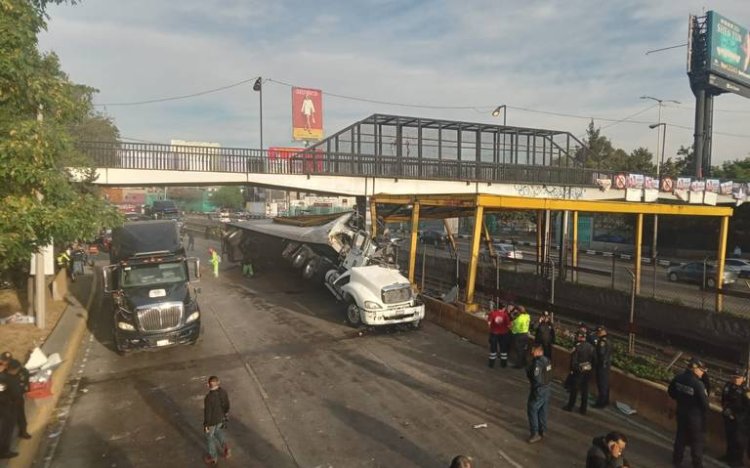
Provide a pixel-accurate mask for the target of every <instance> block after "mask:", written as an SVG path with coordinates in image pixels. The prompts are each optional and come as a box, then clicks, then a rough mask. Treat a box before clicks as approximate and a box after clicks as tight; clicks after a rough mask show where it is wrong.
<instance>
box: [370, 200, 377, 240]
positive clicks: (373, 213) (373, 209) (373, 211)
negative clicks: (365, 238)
mask: <svg viewBox="0 0 750 468" xmlns="http://www.w3.org/2000/svg"><path fill="white" fill-rule="evenodd" d="M377 207H378V204H377V203H375V201H374V200H372V198H371V199H370V229H371V231H372V232H371V233H370V234H371V235H372V238H373V239H375V237H377V235H378V208H377Z"/></svg>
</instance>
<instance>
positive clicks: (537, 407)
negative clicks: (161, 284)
mask: <svg viewBox="0 0 750 468" xmlns="http://www.w3.org/2000/svg"><path fill="white" fill-rule="evenodd" d="M531 356H532V360H531V364H530V365H529V367H528V369H526V377H528V379H529V384H530V388H529V398H528V400H527V401H526V415H527V416H528V418H529V433H530V434H531V435H530V437H529V443H530V444H533V443H536V442H539V441H540V440H542V438H543V437H544V433H545V432H546V431H547V408H548V407H549V395H550V388H549V383H550V381H551V380H552V363H551V362H550V360H549V358H547V356H545V355H544V349H543V348H542V345H540V344H534V345H533V346H532V347H531Z"/></svg>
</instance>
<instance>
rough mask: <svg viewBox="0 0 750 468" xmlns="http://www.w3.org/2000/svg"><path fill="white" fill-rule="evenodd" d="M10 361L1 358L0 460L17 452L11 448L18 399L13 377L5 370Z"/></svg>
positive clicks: (15, 454) (14, 455)
mask: <svg viewBox="0 0 750 468" xmlns="http://www.w3.org/2000/svg"><path fill="white" fill-rule="evenodd" d="M7 367H8V361H4V360H0V460H5V459H8V458H15V457H17V456H18V453H17V452H13V451H11V449H10V444H11V441H12V437H13V429H14V428H15V426H16V414H15V406H14V401H16V400H17V399H18V395H17V394H16V389H17V387H16V385H15V384H14V383H13V378H12V377H11V376H10V375H9V374H7V373H6V372H5V370H6V369H7Z"/></svg>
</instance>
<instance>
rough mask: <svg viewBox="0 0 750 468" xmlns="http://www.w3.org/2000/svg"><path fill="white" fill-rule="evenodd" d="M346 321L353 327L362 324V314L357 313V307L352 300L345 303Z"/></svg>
mask: <svg viewBox="0 0 750 468" xmlns="http://www.w3.org/2000/svg"><path fill="white" fill-rule="evenodd" d="M346 322H347V323H348V324H349V325H351V326H352V327H354V328H359V327H361V326H362V316H361V315H360V313H359V307H357V303H356V302H354V301H353V300H349V302H348V303H347V304H346Z"/></svg>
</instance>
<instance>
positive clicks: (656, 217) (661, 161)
mask: <svg viewBox="0 0 750 468" xmlns="http://www.w3.org/2000/svg"><path fill="white" fill-rule="evenodd" d="M641 99H649V100H651V101H656V103H657V104H658V105H659V114H658V119H657V123H656V124H653V125H649V126H648V127H649V128H650V129H652V130H653V129H655V128H658V129H659V130H657V133H656V154H655V155H654V156H656V158H657V161H656V180H658V181H659V183H661V180H660V176H661V166H662V165H663V164H664V147H665V144H666V141H667V140H666V137H667V124H666V123H663V122H662V121H661V108H662V107H663V106H664V103H665V102H669V103H672V104H680V101H676V100H674V99H658V98H655V97H653V96H641ZM661 127H664V128H661ZM660 133H661V134H660ZM660 136H661V157H659V137H660ZM657 190H658V188H657ZM658 236H659V215H657V214H655V215H654V233H653V238H652V240H651V263H652V267H653V271H654V274H653V281H652V284H651V291H652V294H651V295H652V296H656V256H657V252H656V241H657V239H658ZM638 261H639V262H640V259H638Z"/></svg>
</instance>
